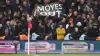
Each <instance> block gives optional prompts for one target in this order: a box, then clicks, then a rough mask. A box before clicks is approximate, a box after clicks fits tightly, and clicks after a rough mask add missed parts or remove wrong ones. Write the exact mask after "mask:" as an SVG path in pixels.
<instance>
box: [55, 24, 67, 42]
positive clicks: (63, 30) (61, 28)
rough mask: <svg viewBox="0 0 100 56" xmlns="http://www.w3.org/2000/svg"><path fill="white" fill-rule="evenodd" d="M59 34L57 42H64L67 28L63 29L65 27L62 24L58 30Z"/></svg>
mask: <svg viewBox="0 0 100 56" xmlns="http://www.w3.org/2000/svg"><path fill="white" fill-rule="evenodd" d="M56 33H57V40H64V35H65V33H66V31H65V28H63V25H62V24H60V25H59V27H58V28H57V29H56Z"/></svg>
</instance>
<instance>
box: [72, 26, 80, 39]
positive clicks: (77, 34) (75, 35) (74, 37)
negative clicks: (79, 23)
mask: <svg viewBox="0 0 100 56" xmlns="http://www.w3.org/2000/svg"><path fill="white" fill-rule="evenodd" d="M80 36H81V34H80V32H79V29H78V27H75V28H74V32H73V33H72V39H73V40H79V38H80Z"/></svg>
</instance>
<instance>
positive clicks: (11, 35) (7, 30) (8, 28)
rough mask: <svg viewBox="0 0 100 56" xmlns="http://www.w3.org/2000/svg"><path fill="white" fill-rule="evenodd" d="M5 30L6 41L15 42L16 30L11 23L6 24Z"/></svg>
mask: <svg viewBox="0 0 100 56" xmlns="http://www.w3.org/2000/svg"><path fill="white" fill-rule="evenodd" d="M4 30H5V39H7V40H14V39H15V38H14V28H13V27H12V26H11V24H10V21H7V22H6V26H5V27H4Z"/></svg>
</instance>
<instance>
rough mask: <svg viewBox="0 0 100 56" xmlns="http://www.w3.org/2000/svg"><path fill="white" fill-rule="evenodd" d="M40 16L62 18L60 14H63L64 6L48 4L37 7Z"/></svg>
mask: <svg viewBox="0 0 100 56" xmlns="http://www.w3.org/2000/svg"><path fill="white" fill-rule="evenodd" d="M37 11H38V15H41V16H55V15H58V17H60V14H61V12H62V4H47V5H44V6H42V5H40V6H37Z"/></svg>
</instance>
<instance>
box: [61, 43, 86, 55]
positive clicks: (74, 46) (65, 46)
mask: <svg viewBox="0 0 100 56" xmlns="http://www.w3.org/2000/svg"><path fill="white" fill-rule="evenodd" d="M87 51H88V44H87V43H86V42H62V52H63V53H84V52H87Z"/></svg>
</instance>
